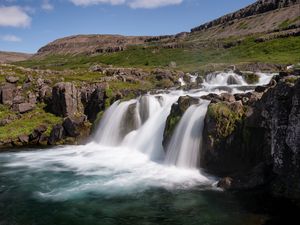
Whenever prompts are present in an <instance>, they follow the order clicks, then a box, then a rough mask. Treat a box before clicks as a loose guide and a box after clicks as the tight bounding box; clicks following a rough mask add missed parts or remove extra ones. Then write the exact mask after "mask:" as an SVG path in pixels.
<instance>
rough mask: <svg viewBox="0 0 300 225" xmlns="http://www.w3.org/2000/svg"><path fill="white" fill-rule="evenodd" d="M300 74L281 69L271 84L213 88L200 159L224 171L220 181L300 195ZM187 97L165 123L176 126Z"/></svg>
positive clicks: (211, 168)
mask: <svg viewBox="0 0 300 225" xmlns="http://www.w3.org/2000/svg"><path fill="white" fill-rule="evenodd" d="M299 91H300V80H299V73H298V72H297V71H293V72H290V73H289V72H281V73H280V74H279V75H277V76H275V77H274V78H273V79H272V80H271V82H270V83H269V84H268V85H266V86H258V87H256V89H255V91H254V92H248V93H245V94H235V95H231V94H221V95H214V94H210V95H208V96H204V97H202V98H204V99H209V100H211V103H210V105H209V106H208V111H207V114H206V118H205V121H204V130H203V143H202V146H201V152H200V153H201V157H200V159H201V162H200V165H201V167H202V168H203V169H205V170H206V171H207V172H208V173H210V174H214V175H217V176H219V177H224V178H223V179H221V180H220V181H219V183H218V186H219V187H221V188H224V189H228V190H245V189H246V190H248V189H255V188H262V187H263V188H264V189H267V190H268V191H269V192H270V193H272V194H273V195H276V196H284V197H287V198H293V199H295V198H297V199H299V198H300V186H299V180H300V176H299V174H300V169H299V168H300V166H299V165H300V130H299V127H300V106H299V102H300V92H299ZM192 104H197V102H196V103H195V99H194V98H192V97H188V96H187V97H181V98H180V99H179V101H178V102H177V103H176V104H175V105H174V106H173V107H172V111H171V114H170V116H169V118H168V120H167V125H166V129H165V136H164V145H165V146H166V145H167V142H168V140H169V138H168V137H169V133H170V130H172V129H174V127H175V126H176V123H177V121H179V120H180V118H181V117H182V115H183V113H184V111H185V110H186V108H187V107H186V106H189V105H192Z"/></svg>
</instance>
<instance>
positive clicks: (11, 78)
mask: <svg viewBox="0 0 300 225" xmlns="http://www.w3.org/2000/svg"><path fill="white" fill-rule="evenodd" d="M5 80H6V82H7V83H11V84H15V83H17V82H18V81H19V77H14V76H6V77H5Z"/></svg>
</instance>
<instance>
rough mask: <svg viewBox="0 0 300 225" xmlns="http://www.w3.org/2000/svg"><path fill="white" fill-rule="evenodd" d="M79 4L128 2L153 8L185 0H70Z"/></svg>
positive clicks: (117, 3) (136, 5)
mask: <svg viewBox="0 0 300 225" xmlns="http://www.w3.org/2000/svg"><path fill="white" fill-rule="evenodd" d="M70 1H71V2H72V3H74V4H75V5H77V6H89V5H97V4H111V5H121V4H126V5H128V6H129V7H131V8H134V9H136V8H146V9H153V8H158V7H162V6H168V5H178V4H180V3H182V2H183V0H70Z"/></svg>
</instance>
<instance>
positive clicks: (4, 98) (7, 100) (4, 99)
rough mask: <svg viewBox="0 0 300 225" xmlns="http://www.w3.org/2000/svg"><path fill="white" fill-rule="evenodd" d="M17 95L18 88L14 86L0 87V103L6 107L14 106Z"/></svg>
mask: <svg viewBox="0 0 300 225" xmlns="http://www.w3.org/2000/svg"><path fill="white" fill-rule="evenodd" d="M16 93H17V88H16V86H15V85H14V84H5V85H3V86H0V103H1V104H4V105H12V103H13V99H14V97H15V96H16Z"/></svg>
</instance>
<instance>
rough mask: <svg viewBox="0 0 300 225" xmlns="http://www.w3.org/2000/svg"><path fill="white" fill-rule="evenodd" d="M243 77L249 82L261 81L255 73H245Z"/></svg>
mask: <svg viewBox="0 0 300 225" xmlns="http://www.w3.org/2000/svg"><path fill="white" fill-rule="evenodd" d="M243 78H244V79H245V81H246V82H247V83H248V84H257V83H258V82H259V76H258V75H257V74H255V73H243Z"/></svg>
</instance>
